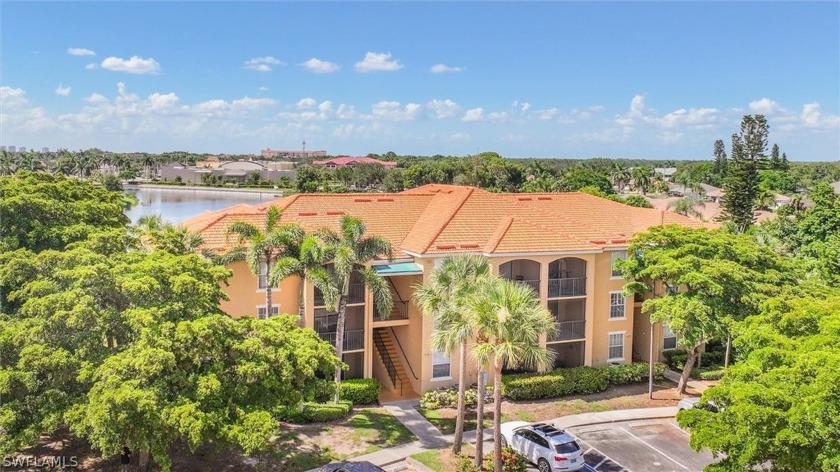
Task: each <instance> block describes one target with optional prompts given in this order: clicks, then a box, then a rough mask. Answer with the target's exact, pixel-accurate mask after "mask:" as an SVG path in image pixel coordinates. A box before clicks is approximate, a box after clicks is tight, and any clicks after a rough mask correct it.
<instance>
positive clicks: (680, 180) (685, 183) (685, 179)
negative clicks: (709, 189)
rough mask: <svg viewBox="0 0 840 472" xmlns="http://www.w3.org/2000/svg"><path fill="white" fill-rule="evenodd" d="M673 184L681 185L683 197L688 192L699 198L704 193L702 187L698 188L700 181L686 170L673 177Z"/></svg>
mask: <svg viewBox="0 0 840 472" xmlns="http://www.w3.org/2000/svg"><path fill="white" fill-rule="evenodd" d="M674 183H676V184H679V185H682V187H683V196H687V195H688V191H689V190H691V191H692V192H694V193H695V194H696V196H701V195H704V194H705V193H706V191H705V190H703V187H701V186H700V181H699V180H698V179H697V176H695V175H694V174H692V173H691V172H689V171H687V170H684V171H682V172H679V173H677V174H676V175H674Z"/></svg>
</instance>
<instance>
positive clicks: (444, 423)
mask: <svg viewBox="0 0 840 472" xmlns="http://www.w3.org/2000/svg"><path fill="white" fill-rule="evenodd" d="M417 411H418V412H419V413H420V414H421V415H423V417H424V418H426V419H427V420H428V421H429V423H432V424H433V425H434V426H435V427H436V428H437V429H439V430H440V432H441V433H443V434H452V433H454V432H455V410H454V409H451V408H446V409H440V410H426V409H423V408H418V409H417ZM465 419H466V421H465V422H464V431H473V430H475V425H476V420H475V411H474V410H470V409H468V410H467V413H466V417H465ZM508 420H509V418H507V417H506V415H504V414H502V422H503V423H504V422H505V421H508ZM484 427H485V428H492V427H493V411H485V412H484Z"/></svg>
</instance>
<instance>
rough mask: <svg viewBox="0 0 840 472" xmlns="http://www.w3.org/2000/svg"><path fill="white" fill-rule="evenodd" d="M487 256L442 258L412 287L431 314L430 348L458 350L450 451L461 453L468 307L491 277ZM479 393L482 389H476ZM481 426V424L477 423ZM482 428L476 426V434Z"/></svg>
mask: <svg viewBox="0 0 840 472" xmlns="http://www.w3.org/2000/svg"><path fill="white" fill-rule="evenodd" d="M490 274H491V271H490V264H489V263H488V262H487V259H485V258H483V257H480V256H475V255H469V254H462V255H457V256H450V257H446V258H445V259H443V264H442V265H441V266H440V267H439V268H438V269H435V271H434V272H432V274H431V276H430V277H429V280H428V281H427V282H426V283H425V284H422V285H417V286H416V287H414V298H415V300H416V301H417V305H418V306H419V307H420V308H421V310H422V312H423V313H424V314H426V315H429V316H432V318H433V320H434V321H433V326H434V331H433V335H432V339H431V342H432V349H434V350H435V351H439V352H447V353H450V354H451V353H452V352H454V351H455V350H456V349H457V350H458V353H459V356H460V357H459V360H458V362H459V367H458V416H457V417H456V420H455V441H454V444H453V445H452V452H454V453H455V454H459V453H460V452H461V443H462V442H463V438H464V413H465V409H466V405H465V394H466V390H467V388H466V386H467V343H468V342H470V341H472V340H473V339H474V338H475V334H474V326H475V324H474V323H473V321H472V318H471V317H470V316H469V315H470V311H469V310H468V309H467V306H468V304H469V303H470V302H471V301H472V299H471V297H472V296H473V295H474V293H475V289H476V287H477V286H478V285H479V284H480V282H481V281H482V280H483V279H485V278H486V277H488V276H490ZM479 395H481V392H479ZM478 424H479V425H481V423H478ZM481 430H482V427H481V426H478V429H477V430H476V433H479V432H480V431H481ZM480 447H481V440H480V438H477V442H476V448H479V449H477V451H478V452H477V453H476V457H481V450H480Z"/></svg>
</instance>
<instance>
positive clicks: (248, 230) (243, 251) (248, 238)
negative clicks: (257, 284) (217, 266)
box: [218, 206, 287, 317]
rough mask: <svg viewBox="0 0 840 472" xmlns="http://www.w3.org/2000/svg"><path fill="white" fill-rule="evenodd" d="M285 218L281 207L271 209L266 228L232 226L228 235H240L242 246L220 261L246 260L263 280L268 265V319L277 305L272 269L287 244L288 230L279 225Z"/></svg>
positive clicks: (266, 297) (252, 271)
mask: <svg viewBox="0 0 840 472" xmlns="http://www.w3.org/2000/svg"><path fill="white" fill-rule="evenodd" d="M281 215H282V212H281V211H280V208H279V207H276V206H271V207H270V208H269V209H268V212H267V213H266V217H265V225H264V226H263V228H262V229H260V228H257V227H256V226H254V225H252V224H251V223H248V222H245V221H237V222H235V223H233V224H231V225H230V226H228V228H227V231H226V236H230V235H232V234H235V235H237V236H238V237H239V246H238V247H237V248H235V249H233V250H231V251H230V252H229V253H227V254H225V255H223V256H221V257H219V258H218V260H219V262H221V263H223V264H227V263H229V262H233V261H238V260H244V261H245V262H246V263H247V264H248V268H249V269H250V270H251V273H252V274H254V275H256V276H257V279H259V278H260V275H261V274H262V271H261V270H260V269H261V267H262V266H263V264H265V274H266V283H265V314H266V317H269V316H271V315H272V313H273V312H272V308H273V303H272V301H271V292H272V290H271V289H272V287H271V284H270V283H268V280H267V277H268V274H269V273H271V268H272V266H273V265H274V262H275V261H276V260H277V257H278V256H279V253H280V251H281V250H282V249H283V247H284V245H285V237H284V236H283V232H284V231H285V230H286V229H287V228H285V227H281V226H279V223H280V216H281ZM245 243H247V244H248V246H247V247H245Z"/></svg>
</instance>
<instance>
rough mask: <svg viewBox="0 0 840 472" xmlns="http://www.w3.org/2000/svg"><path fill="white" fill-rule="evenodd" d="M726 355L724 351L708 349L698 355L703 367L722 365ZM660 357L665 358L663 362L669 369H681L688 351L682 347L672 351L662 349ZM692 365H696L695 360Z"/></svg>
mask: <svg viewBox="0 0 840 472" xmlns="http://www.w3.org/2000/svg"><path fill="white" fill-rule="evenodd" d="M725 356H726V352H725V351H710V352H704V353H702V354H701V355H700V359H701V362H702V363H703V367H711V366H718V367H719V366H722V365H723V358H724V357H725ZM662 357H663V358H664V359H665V363H666V364H667V365H668V367H670V368H671V370H676V371H681V370H683V367H685V363H686V361H688V353H687V352H686V351H685V350H682V349H675V350H673V351H664V352H663V353H662ZM694 366H695V367H696V366H697V363H696V361H695V364H694Z"/></svg>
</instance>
